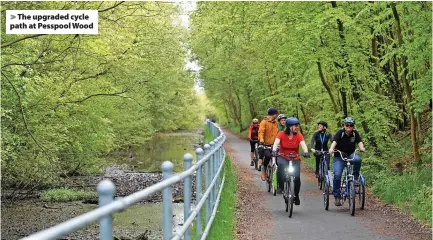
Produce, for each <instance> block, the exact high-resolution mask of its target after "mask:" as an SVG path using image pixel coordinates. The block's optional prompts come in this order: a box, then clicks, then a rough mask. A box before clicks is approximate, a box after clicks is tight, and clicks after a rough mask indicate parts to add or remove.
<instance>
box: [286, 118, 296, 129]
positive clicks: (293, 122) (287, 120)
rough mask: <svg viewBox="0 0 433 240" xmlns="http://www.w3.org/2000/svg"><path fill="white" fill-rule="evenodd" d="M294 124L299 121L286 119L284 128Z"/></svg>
mask: <svg viewBox="0 0 433 240" xmlns="http://www.w3.org/2000/svg"><path fill="white" fill-rule="evenodd" d="M296 124H299V120H298V119H297V118H295V117H289V118H287V119H286V127H290V126H293V125H296Z"/></svg>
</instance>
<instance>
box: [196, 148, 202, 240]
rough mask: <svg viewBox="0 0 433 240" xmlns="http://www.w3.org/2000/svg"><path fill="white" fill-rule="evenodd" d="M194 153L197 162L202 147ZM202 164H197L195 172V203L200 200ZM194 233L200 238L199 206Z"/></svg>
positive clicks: (199, 158) (200, 157)
mask: <svg viewBox="0 0 433 240" xmlns="http://www.w3.org/2000/svg"><path fill="white" fill-rule="evenodd" d="M195 153H196V155H197V162H199V161H200V160H201V159H202V158H203V149H201V148H197V150H195ZM202 174H203V172H202V166H199V167H198V169H197V172H196V174H195V192H196V193H195V202H196V204H197V203H198V202H200V200H201V191H202V186H201V177H202ZM195 224H196V235H197V238H196V239H200V238H201V231H202V226H201V208H200V209H198V214H197V217H196V223H195Z"/></svg>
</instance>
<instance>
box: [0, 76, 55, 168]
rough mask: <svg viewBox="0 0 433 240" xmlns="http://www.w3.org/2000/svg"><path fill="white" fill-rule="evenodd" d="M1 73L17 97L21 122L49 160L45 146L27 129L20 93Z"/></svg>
mask: <svg viewBox="0 0 433 240" xmlns="http://www.w3.org/2000/svg"><path fill="white" fill-rule="evenodd" d="M2 75H3V76H4V77H5V78H6V81H8V83H9V84H10V85H11V86H12V88H13V89H14V92H15V94H16V95H17V97H18V102H19V105H20V110H21V116H22V118H23V122H24V126H25V128H26V130H27V132H28V133H29V134H30V136H31V137H32V139H33V141H34V142H35V143H36V145H38V147H39V148H41V149H42V151H43V152H44V153H45V155H46V156H47V159H48V160H50V161H51V158H50V155H49V154H48V153H47V152H46V148H45V147H43V146H42V145H41V144H40V143H39V142H38V141H37V140H36V138H35V137H34V136H33V134H32V132H31V131H30V129H29V125H28V124H27V119H26V115H25V114H24V108H23V104H22V101H21V95H20V94H19V92H18V90H17V89H16V88H15V86H14V85H13V84H12V82H11V81H10V80H9V78H8V77H7V76H6V75H5V74H4V73H3V72H2Z"/></svg>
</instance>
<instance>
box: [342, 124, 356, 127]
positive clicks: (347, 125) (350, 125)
mask: <svg viewBox="0 0 433 240" xmlns="http://www.w3.org/2000/svg"><path fill="white" fill-rule="evenodd" d="M344 126H346V127H353V126H355V125H353V124H344Z"/></svg>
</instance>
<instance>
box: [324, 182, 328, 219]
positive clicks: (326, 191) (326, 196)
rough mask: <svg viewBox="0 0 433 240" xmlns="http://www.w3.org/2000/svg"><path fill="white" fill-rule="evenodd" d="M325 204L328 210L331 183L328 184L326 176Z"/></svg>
mask: <svg viewBox="0 0 433 240" xmlns="http://www.w3.org/2000/svg"><path fill="white" fill-rule="evenodd" d="M323 205H324V207H325V210H326V211H328V209H329V184H328V178H325V186H324V188H323Z"/></svg>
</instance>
